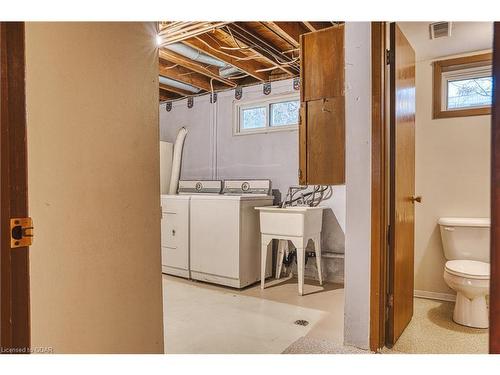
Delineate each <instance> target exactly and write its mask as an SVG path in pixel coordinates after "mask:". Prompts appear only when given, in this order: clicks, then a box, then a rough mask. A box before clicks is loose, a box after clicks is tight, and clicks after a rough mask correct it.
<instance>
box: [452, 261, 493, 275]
mask: <svg viewBox="0 0 500 375" xmlns="http://www.w3.org/2000/svg"><path fill="white" fill-rule="evenodd" d="M445 268H446V270H447V271H448V272H449V273H451V274H453V275H457V276H463V277H468V278H470V279H489V278H490V264H489V263H484V262H479V261H477V260H450V261H448V262H446V266H445Z"/></svg>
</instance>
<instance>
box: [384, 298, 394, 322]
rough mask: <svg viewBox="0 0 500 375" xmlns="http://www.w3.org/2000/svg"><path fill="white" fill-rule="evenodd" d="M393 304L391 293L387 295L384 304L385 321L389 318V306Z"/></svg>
mask: <svg viewBox="0 0 500 375" xmlns="http://www.w3.org/2000/svg"><path fill="white" fill-rule="evenodd" d="M393 306H394V296H393V295H392V294H388V295H387V303H386V305H385V317H384V318H385V321H386V322H387V321H388V320H389V312H390V310H391V308H392V307H393Z"/></svg>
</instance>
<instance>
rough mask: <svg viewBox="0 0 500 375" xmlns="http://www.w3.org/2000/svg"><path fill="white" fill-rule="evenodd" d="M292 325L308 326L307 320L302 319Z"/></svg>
mask: <svg viewBox="0 0 500 375" xmlns="http://www.w3.org/2000/svg"><path fill="white" fill-rule="evenodd" d="M294 324H296V325H298V326H304V327H305V326H306V325H308V324H309V322H308V321H307V320H303V319H299V320H296V321H295V322H294Z"/></svg>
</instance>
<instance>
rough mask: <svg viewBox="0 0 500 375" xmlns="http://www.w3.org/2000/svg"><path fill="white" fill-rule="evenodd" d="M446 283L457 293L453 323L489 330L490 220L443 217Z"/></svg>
mask: <svg viewBox="0 0 500 375" xmlns="http://www.w3.org/2000/svg"><path fill="white" fill-rule="evenodd" d="M438 224H439V227H440V231H441V240H442V243H443V250H444V256H445V258H446V260H447V262H446V265H445V268H444V281H445V282H446V284H447V285H448V286H449V287H450V288H451V289H453V290H454V291H456V292H457V299H456V302H455V309H454V312H453V321H455V322H456V323H458V324H461V325H464V326H468V327H474V328H488V306H487V303H486V297H487V296H488V295H489V288H490V264H489V261H490V219H487V218H451V217H447V218H441V219H439V221H438Z"/></svg>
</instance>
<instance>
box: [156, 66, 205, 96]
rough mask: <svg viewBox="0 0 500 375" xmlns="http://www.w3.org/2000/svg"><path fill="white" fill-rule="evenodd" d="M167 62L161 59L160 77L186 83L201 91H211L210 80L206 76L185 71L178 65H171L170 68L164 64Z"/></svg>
mask: <svg viewBox="0 0 500 375" xmlns="http://www.w3.org/2000/svg"><path fill="white" fill-rule="evenodd" d="M164 62H165V60H161V59H160V75H161V76H163V77H167V78H172V79H175V80H176V81H179V82H182V83H186V84H188V85H191V86H194V87H197V88H199V89H201V90H205V91H211V86H210V79H209V78H207V77H206V76H204V75H200V74H198V73H195V72H192V71H189V70H187V69H183V68H181V67H180V66H175V65H176V64H174V63H170V64H169V65H168V66H167V65H166V64H165V63H164Z"/></svg>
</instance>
